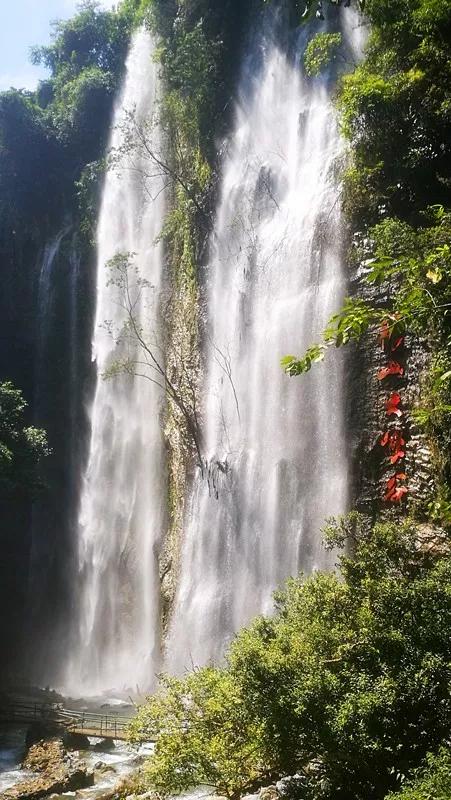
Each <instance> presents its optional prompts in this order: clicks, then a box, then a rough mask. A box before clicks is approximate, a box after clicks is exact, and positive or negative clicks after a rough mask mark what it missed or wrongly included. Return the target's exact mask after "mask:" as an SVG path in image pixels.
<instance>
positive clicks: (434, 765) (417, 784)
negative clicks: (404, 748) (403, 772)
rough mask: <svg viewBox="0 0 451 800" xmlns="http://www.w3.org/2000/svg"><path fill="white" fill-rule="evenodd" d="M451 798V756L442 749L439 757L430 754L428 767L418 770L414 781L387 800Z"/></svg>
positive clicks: (437, 799)
mask: <svg viewBox="0 0 451 800" xmlns="http://www.w3.org/2000/svg"><path fill="white" fill-rule="evenodd" d="M450 797H451V754H450V751H449V748H442V749H441V750H440V751H439V753H438V754H437V755H432V754H430V755H429V756H428V758H427V766H426V768H425V769H424V768H423V769H421V770H418V774H417V775H416V776H415V778H414V780H412V781H409V783H408V785H407V786H406V787H405V788H404V789H402V790H401V791H400V792H397V793H396V794H390V795H389V796H388V798H387V800H449V798H450Z"/></svg>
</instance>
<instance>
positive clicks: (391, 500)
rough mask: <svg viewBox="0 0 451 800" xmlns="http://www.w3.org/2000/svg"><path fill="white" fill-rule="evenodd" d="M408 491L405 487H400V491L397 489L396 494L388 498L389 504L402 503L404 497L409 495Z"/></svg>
mask: <svg viewBox="0 0 451 800" xmlns="http://www.w3.org/2000/svg"><path fill="white" fill-rule="evenodd" d="M408 491H409V490H408V489H407V488H406V487H405V486H399V488H398V489H395V491H394V492H392V494H391V495H390V497H388V498H387V500H388V502H389V503H400V502H401V500H402V498H403V497H404V495H406V494H407V493H408Z"/></svg>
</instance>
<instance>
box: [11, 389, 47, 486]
mask: <svg viewBox="0 0 451 800" xmlns="http://www.w3.org/2000/svg"><path fill="white" fill-rule="evenodd" d="M26 407H27V403H26V401H25V400H24V398H23V395H22V392H21V391H20V389H17V388H16V387H15V386H14V385H13V384H12V383H11V382H10V381H4V382H3V383H0V500H4V499H7V498H9V497H11V496H12V495H14V494H17V493H19V494H26V495H34V494H35V493H36V491H37V490H39V489H40V488H41V486H42V483H41V480H40V477H39V466H40V462H41V459H42V458H44V457H45V456H47V455H48V454H49V452H50V451H49V448H48V445H47V437H46V434H45V431H43V430H41V429H39V428H34V427H30V426H27V425H26V424H25V409H26Z"/></svg>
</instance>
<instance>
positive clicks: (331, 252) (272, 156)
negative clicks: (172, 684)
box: [167, 31, 359, 672]
mask: <svg viewBox="0 0 451 800" xmlns="http://www.w3.org/2000/svg"><path fill="white" fill-rule="evenodd" d="M347 35H349V34H346V31H345V38H346V36H347ZM353 35H355V37H357V36H359V34H358V33H355V34H353ZM348 45H349V46H351V45H352V42H349V43H348ZM301 51H302V42H300V43H299V47H298V57H297V58H298V59H299V58H300V55H299V54H300V53H301ZM249 76H252V77H251V78H249ZM329 83H330V81H329ZM342 150H343V146H342V141H341V139H340V136H339V133H338V129H337V120H336V117H335V113H334V109H333V105H332V101H331V95H330V88H328V81H327V80H320V79H317V80H315V81H308V80H307V79H306V78H304V77H303V76H302V70H301V67H300V64H299V63H297V62H296V59H295V60H294V61H291V60H290V59H289V58H288V57H287V55H286V53H285V52H283V51H282V50H281V49H280V47H279V46H278V45H277V43H275V41H274V40H273V38H272V36H271V35H269V36H265V37H263V38H260V41H259V42H258V43H257V45H256V47H255V48H254V52H253V54H251V56H250V58H249V61H248V63H247V65H246V69H245V70H244V78H243V80H242V85H241V95H240V101H239V104H238V109H237V113H236V124H235V130H234V133H233V135H232V137H231V139H230V141H229V144H228V148H227V153H226V156H225V159H224V164H223V179H222V190H221V196H220V202H219V206H218V209H217V215H216V223H215V231H214V237H212V248H211V258H210V264H209V267H208V276H207V285H208V288H207V303H206V305H207V314H208V330H207V344H206V353H205V360H206V378H205V386H204V404H205V408H204V419H205V440H206V455H207V464H208V480H205V479H203V478H201V477H200V476H199V478H198V480H197V481H196V482H195V485H194V488H193V491H192V495H191V498H190V502H189V510H188V515H187V520H186V531H185V539H184V546H183V554H182V570H181V581H180V586H179V591H178V596H177V601H176V607H175V611H174V614H173V622H172V628H171V633H170V639H169V644H168V656H167V663H168V667H169V668H170V669H171V670H173V671H176V672H182V671H183V670H184V669H189V668H190V667H191V666H192V664H193V663H194V664H196V665H198V664H203V663H205V662H207V661H209V660H211V659H213V660H215V659H218V658H220V657H221V655H222V653H223V651H224V647H225V645H226V644H227V640H228V639H230V638H231V637H232V635H233V634H234V633H235V632H236V631H237V630H238V629H239V627H240V626H242V625H243V624H245V623H246V622H248V620H249V619H250V618H251V617H252V616H253V615H255V614H258V613H260V612H269V611H270V610H271V607H272V601H271V595H272V591H273V590H274V588H275V587H276V586H278V585H280V584H281V583H282V582H283V581H284V579H286V578H287V576H289V575H292V574H296V573H297V572H298V570H303V571H305V572H310V571H312V570H314V569H317V568H324V567H329V566H332V563H331V560H330V556H328V555H327V553H326V551H325V550H324V548H323V546H322V542H321V535H320V528H321V526H322V524H323V523H324V520H325V518H326V517H328V516H330V515H332V514H337V513H340V512H343V511H344V510H345V509H346V504H347V485H348V465H347V459H346V452H347V445H346V442H345V437H344V422H343V417H344V413H343V407H342V406H343V400H342V398H343V381H344V376H343V366H342V362H341V360H340V359H339V358H333V357H332V358H328V364H327V366H324V365H319V366H318V367H316V368H315V369H314V370H313V371H312V372H311V373H310V374H309V375H307V376H305V377H303V378H297V379H295V378H291V379H290V378H288V377H287V376H286V375H284V374H283V372H282V370H281V368H280V364H279V360H280V358H281V357H282V356H283V355H286V354H288V353H292V352H294V353H302V352H303V351H304V350H305V349H306V348H307V347H308V346H309V345H310V344H312V342H314V341H315V340H317V337H318V335H319V333H320V331H321V329H322V327H323V326H324V324H325V322H326V321H327V319H328V316H329V315H330V314H331V313H332V312H333V311H334V310H336V309H337V308H338V307H339V304H340V302H341V300H342V298H343V293H344V290H345V277H344V274H343V264H342V255H343V253H342V249H343V237H342V229H343V224H342V220H341V215H340V201H339V191H340V190H339V186H338V185H337V179H336V166H337V160H338V158H339V156H340V155H341V154H342Z"/></svg>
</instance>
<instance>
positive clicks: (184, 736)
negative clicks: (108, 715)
mask: <svg viewBox="0 0 451 800" xmlns="http://www.w3.org/2000/svg"><path fill="white" fill-rule="evenodd" d="M130 739H131V741H133V742H139V741H146V739H147V740H149V739H150V740H152V739H156V748H155V755H154V756H152V758H151V759H150V760H149V763H148V766H147V769H146V776H147V779H148V781H149V784H150V785H151V786H152V787H153V788H154V789H155V790H156V791H158V792H159V793H160V794H162V795H167V794H168V793H171V794H178V793H180V792H182V791H183V790H184V789H187V788H189V787H195V786H199V785H207V786H212V787H215V788H216V789H217V791H218V792H219V793H220V794H221V795H225V796H226V797H236V796H239V795H240V794H241V793H244V792H245V791H246V790H247V788H248V787H250V786H251V785H252V783H253V781H254V780H256V779H257V778H258V777H260V770H259V749H258V740H259V724H258V723H257V722H254V721H253V720H252V718H250V717H249V715H248V713H247V709H246V706H245V703H244V701H243V697H242V695H241V690H240V686H239V684H237V683H236V682H235V681H234V679H233V676H232V675H231V674H230V673H229V672H227V671H226V670H219V669H215V668H213V667H206V668H204V669H202V670H196V671H194V672H192V673H191V674H189V675H187V676H186V678H183V679H179V678H171V677H168V676H163V677H162V679H161V689H160V692H159V693H158V694H156V695H155V696H154V697H151V698H149V700H148V701H147V703H146V704H145V705H143V706H142V707H141V708H140V709H139V711H138V714H137V716H136V718H135V719H134V720H133V722H132V723H131V725H130Z"/></svg>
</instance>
